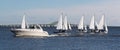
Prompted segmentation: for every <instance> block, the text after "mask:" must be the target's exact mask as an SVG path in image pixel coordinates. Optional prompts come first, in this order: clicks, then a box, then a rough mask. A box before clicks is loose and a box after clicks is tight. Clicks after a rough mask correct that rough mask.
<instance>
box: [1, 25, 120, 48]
mask: <svg viewBox="0 0 120 50" xmlns="http://www.w3.org/2000/svg"><path fill="white" fill-rule="evenodd" d="M44 30H47V31H48V32H49V34H53V32H54V31H55V29H54V28H44ZM51 30H52V31H51ZM75 31H76V30H75V29H74V30H72V31H69V33H71V34H73V35H74V34H77V33H76V32H75ZM13 35H14V34H13V33H12V32H10V28H8V27H1V28H0V50H120V27H109V33H108V34H107V35H104V36H100V35H94V36H92V35H89V36H69V37H49V38H40V37H14V36H13Z"/></svg>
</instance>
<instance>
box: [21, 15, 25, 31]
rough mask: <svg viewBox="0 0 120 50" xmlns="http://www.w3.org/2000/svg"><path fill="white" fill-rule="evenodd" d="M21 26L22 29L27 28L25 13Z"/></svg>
mask: <svg viewBox="0 0 120 50" xmlns="http://www.w3.org/2000/svg"><path fill="white" fill-rule="evenodd" d="M21 28H22V29H25V28H26V23H25V15H24V16H23V19H22V24H21Z"/></svg>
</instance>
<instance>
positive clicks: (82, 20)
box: [78, 16, 84, 29]
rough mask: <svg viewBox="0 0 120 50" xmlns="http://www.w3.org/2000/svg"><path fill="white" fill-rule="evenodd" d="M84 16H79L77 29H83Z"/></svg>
mask: <svg viewBox="0 0 120 50" xmlns="http://www.w3.org/2000/svg"><path fill="white" fill-rule="evenodd" d="M83 24H84V16H82V17H81V20H80V23H79V24H78V29H84V26H83Z"/></svg>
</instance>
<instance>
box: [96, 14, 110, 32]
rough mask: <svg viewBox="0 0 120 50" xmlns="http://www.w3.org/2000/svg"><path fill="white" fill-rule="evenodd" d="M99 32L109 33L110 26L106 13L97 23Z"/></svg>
mask: <svg viewBox="0 0 120 50" xmlns="http://www.w3.org/2000/svg"><path fill="white" fill-rule="evenodd" d="M97 32H103V33H108V28H107V25H106V23H105V17H104V15H103V16H102V18H101V20H100V22H99V24H98V25H97Z"/></svg>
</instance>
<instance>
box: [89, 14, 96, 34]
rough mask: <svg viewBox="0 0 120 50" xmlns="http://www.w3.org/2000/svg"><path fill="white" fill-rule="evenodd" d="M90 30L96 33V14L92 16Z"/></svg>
mask: <svg viewBox="0 0 120 50" xmlns="http://www.w3.org/2000/svg"><path fill="white" fill-rule="evenodd" d="M89 30H90V32H93V33H95V17H94V16H92V18H91V21H90V25H89Z"/></svg>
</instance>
